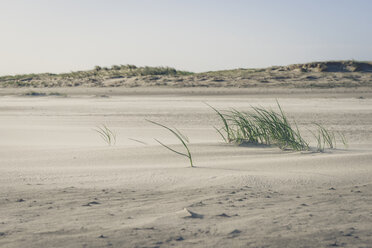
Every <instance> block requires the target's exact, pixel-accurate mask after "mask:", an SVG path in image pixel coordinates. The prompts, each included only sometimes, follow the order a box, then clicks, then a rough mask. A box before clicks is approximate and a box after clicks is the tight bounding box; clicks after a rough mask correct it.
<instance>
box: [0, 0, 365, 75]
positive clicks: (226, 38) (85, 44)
mask: <svg viewBox="0 0 372 248" xmlns="http://www.w3.org/2000/svg"><path fill="white" fill-rule="evenodd" d="M371 13H372V1H370V0H348V1H346V0H311V1H309V0H246V1H239V0H224V1H222V0H133V1H130V0H122V1H119V0H0V75H13V74H23V73H41V72H52V73H59V72H69V71H76V70H87V69H92V68H93V67H94V66H96V65H100V66H111V65H115V64H117V65H119V64H134V65H137V66H170V67H174V68H176V69H180V70H188V71H194V72H202V71H210V70H222V69H233V68H259V67H267V66H272V65H288V64H294V63H305V62H312V61H323V60H350V59H354V60H362V61H371V60H372V14H371Z"/></svg>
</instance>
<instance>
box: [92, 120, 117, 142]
mask: <svg viewBox="0 0 372 248" xmlns="http://www.w3.org/2000/svg"><path fill="white" fill-rule="evenodd" d="M93 130H94V131H96V132H97V133H98V134H99V136H100V137H101V138H102V139H103V140H104V141H105V143H106V144H107V145H109V146H111V145H115V144H116V133H115V132H114V131H112V130H111V129H110V128H108V127H107V126H106V125H101V126H98V127H97V128H96V129H93Z"/></svg>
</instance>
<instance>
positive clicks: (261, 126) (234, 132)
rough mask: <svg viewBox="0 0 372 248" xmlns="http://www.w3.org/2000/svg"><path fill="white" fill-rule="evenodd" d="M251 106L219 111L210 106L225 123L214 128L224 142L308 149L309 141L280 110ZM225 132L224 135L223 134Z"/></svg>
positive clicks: (298, 149) (299, 149)
mask: <svg viewBox="0 0 372 248" xmlns="http://www.w3.org/2000/svg"><path fill="white" fill-rule="evenodd" d="M277 104H278V108H279V111H278V112H275V111H274V110H270V109H264V108H258V107H252V111H250V112H241V111H238V110H235V109H233V110H231V111H227V112H226V113H222V112H221V111H218V110H217V109H216V108H213V107H211V106H210V105H209V106H210V107H211V108H212V109H213V110H214V111H215V112H216V113H217V115H218V116H219V117H220V118H221V120H222V122H223V124H224V126H223V127H222V128H220V129H217V128H216V130H217V131H218V133H219V134H220V135H221V136H222V137H223V139H224V140H225V141H226V142H229V143H230V142H235V143H239V144H242V143H250V144H264V145H277V146H278V147H279V148H280V149H282V150H288V149H289V150H296V151H303V150H308V149H309V145H308V143H307V142H306V141H305V140H304V139H303V137H302V135H301V133H300V131H299V129H298V128H297V125H296V124H294V127H293V126H292V125H291V124H290V122H289V121H288V118H287V117H286V115H285V114H284V112H283V111H282V108H281V106H280V104H279V103H277ZM223 132H225V135H224V134H223Z"/></svg>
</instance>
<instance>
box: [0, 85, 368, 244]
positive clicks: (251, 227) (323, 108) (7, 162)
mask: <svg viewBox="0 0 372 248" xmlns="http://www.w3.org/2000/svg"><path fill="white" fill-rule="evenodd" d="M7 90H8V89H2V90H1V92H0V95H1V97H0V148H1V149H0V246H1V247H172V246H173V247H334V246H340V247H372V246H371V244H372V224H371V223H372V210H371V204H372V183H371V182H372V164H371V161H372V98H371V91H370V90H369V89H364V90H363V89H360V88H358V89H355V90H353V89H347V90H342V89H338V90H332V89H331V90H329V91H328V92H327V93H326V94H324V93H322V92H321V91H316V90H315V91H311V92H309V91H306V90H305V89H303V90H288V89H284V90H280V89H279V90H276V91H274V90H273V91H270V92H265V94H260V93H259V92H257V91H253V92H252V90H248V89H246V90H244V89H243V90H241V89H235V90H234V89H230V90H229V89H221V88H219V89H215V90H213V89H209V90H208V91H206V90H204V89H198V88H195V89H188V90H181V89H178V90H163V91H162V90H161V89H160V90H159V89H158V90H153V89H152V90H151V89H146V88H145V89H143V88H142V89H123V90H122V91H123V92H122V93H120V94H119V93H117V92H120V90H119V91H116V90H115V89H114V88H113V89H107V88H104V89H88V90H86V89H84V88H77V89H75V91H74V89H58V90H60V91H64V92H67V95H65V96H64V97H58V96H45V97H26V96H22V92H20V91H19V90H18V91H15V90H11V89H9V90H8V91H7ZM52 90H53V91H56V89H52ZM110 90H111V91H110ZM131 91H132V92H131ZM258 91H262V89H259V90H258ZM11 92H18V93H16V94H11ZM73 92H75V93H73ZM115 92H116V94H115ZM125 92H127V93H125ZM128 92H129V93H128ZM323 92H324V91H323ZM305 95H306V96H307V97H304V96H305ZM276 99H277V100H278V101H279V102H280V104H281V106H282V108H283V109H284V111H285V112H286V113H287V114H288V116H289V117H290V118H294V119H296V121H297V124H298V125H299V128H300V129H301V130H305V136H307V137H308V138H310V140H311V136H309V134H308V133H306V129H307V127H308V126H309V125H310V124H311V123H312V122H314V121H317V122H320V123H322V124H324V125H326V126H327V127H330V128H332V129H333V130H335V131H337V132H343V133H344V134H345V136H346V137H347V139H348V143H349V146H348V148H345V147H344V146H343V145H342V144H338V146H337V149H334V150H326V151H325V152H323V153H312V152H293V151H281V150H280V149H278V148H276V147H260V146H250V147H245V146H237V145H234V144H226V143H224V142H223V140H222V139H221V137H220V136H219V135H218V134H217V133H216V131H215V130H214V129H213V126H220V125H221V122H220V120H219V118H218V116H216V114H215V113H214V112H213V110H211V109H210V108H209V107H208V106H206V105H205V103H204V102H207V103H209V104H211V105H212V106H214V107H216V108H218V109H229V108H236V109H239V110H242V111H245V110H248V109H249V108H250V106H263V107H266V108H270V107H271V108H275V107H276ZM145 119H150V120H154V121H157V122H160V123H163V124H166V125H169V126H172V127H177V128H178V129H179V130H180V131H182V133H184V134H186V135H187V136H188V137H189V139H190V145H189V146H190V150H191V152H192V154H193V158H194V164H195V168H190V167H189V164H188V161H187V159H186V158H185V157H182V156H178V155H177V154H174V153H171V152H170V151H169V150H167V149H165V148H164V147H162V146H161V145H159V144H158V143H157V142H156V141H155V140H154V138H157V139H159V140H161V141H162V142H164V143H165V144H167V145H170V146H171V147H173V148H175V149H177V150H182V145H180V143H179V141H178V140H177V139H175V137H174V136H173V135H172V134H170V133H169V132H167V131H166V130H165V129H162V128H160V127H158V126H155V125H152V124H151V123H149V122H146V121H145ZM102 124H105V125H107V126H108V127H110V128H111V129H112V130H114V131H115V132H116V133H117V143H116V145H112V146H108V145H107V144H105V142H104V141H103V140H102V139H101V138H100V137H99V135H98V134H97V133H96V132H95V131H94V130H93V129H94V128H96V127H97V126H100V125H102ZM311 145H312V146H315V143H311Z"/></svg>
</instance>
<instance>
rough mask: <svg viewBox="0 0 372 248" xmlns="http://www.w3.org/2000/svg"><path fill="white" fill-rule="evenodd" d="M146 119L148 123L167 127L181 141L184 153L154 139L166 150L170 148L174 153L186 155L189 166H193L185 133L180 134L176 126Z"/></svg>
mask: <svg viewBox="0 0 372 248" xmlns="http://www.w3.org/2000/svg"><path fill="white" fill-rule="evenodd" d="M146 121H148V122H150V123H152V124H155V125H157V126H160V127H163V128H165V129H167V130H168V131H170V132H171V133H172V134H173V135H174V136H176V137H177V139H178V140H179V141H181V143H182V145H183V146H184V148H185V150H186V152H185V153H183V152H179V151H176V150H174V149H173V148H171V147H169V146H167V145H165V144H164V143H162V142H161V141H159V140H158V139H155V140H156V142H158V143H159V144H160V145H162V146H164V147H165V148H167V149H168V150H170V151H172V152H174V153H176V154H178V155H181V156H185V157H187V158H188V159H189V162H190V166H191V167H194V164H193V161H192V156H191V152H190V149H189V147H188V145H187V143H189V139H188V138H187V137H186V136H185V135H183V134H182V133H181V132H180V131H179V130H178V129H176V128H175V129H174V130H173V129H172V128H170V127H167V126H165V125H163V124H160V123H158V122H155V121H151V120H147V119H146Z"/></svg>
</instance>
